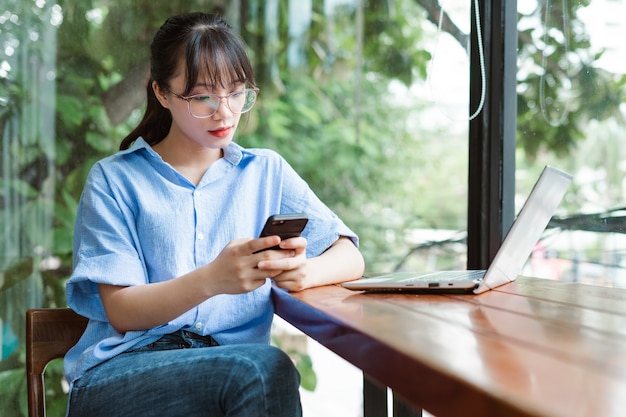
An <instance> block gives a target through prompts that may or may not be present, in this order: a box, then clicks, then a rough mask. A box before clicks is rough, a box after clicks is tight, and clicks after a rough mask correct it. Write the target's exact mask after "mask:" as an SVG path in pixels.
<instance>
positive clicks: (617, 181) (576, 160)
mask: <svg viewBox="0 0 626 417" xmlns="http://www.w3.org/2000/svg"><path fill="white" fill-rule="evenodd" d="M625 11H626V3H625V2H624V1H621V0H593V1H571V2H569V1H564V2H556V1H548V2H534V1H520V2H519V6H518V12H519V17H520V18H519V22H518V31H519V50H518V64H519V70H518V103H519V107H518V141H519V146H518V153H517V163H518V169H517V180H518V191H519V192H520V194H519V195H520V196H523V195H525V192H526V190H529V189H530V186H531V185H532V181H534V178H535V177H536V175H537V173H538V171H539V170H540V169H541V167H542V166H543V165H544V164H546V163H550V164H552V165H555V166H559V167H562V168H563V169H565V170H567V171H570V172H571V173H572V174H574V175H575V180H574V183H573V185H572V187H571V188H570V191H569V193H568V194H567V196H566V198H565V200H564V202H563V204H562V205H561V209H560V211H559V213H558V217H559V219H558V226H559V227H555V228H552V229H549V230H548V231H547V232H546V233H545V236H544V239H543V240H542V241H541V242H540V244H539V245H538V246H537V250H536V251H535V253H534V254H533V257H532V259H531V260H530V261H529V263H528V265H527V269H526V271H525V273H526V274H529V275H535V276H543V277H546V278H552V279H562V280H568V281H576V282H586V283H594V284H599V285H606V286H620V287H624V286H626V274H625V271H624V267H625V266H626V264H625V263H624V254H625V252H624V250H625V248H626V239H625V236H624V230H625V229H624V227H623V224H624V221H623V219H624V217H623V216H624V214H625V212H624V210H623V207H624V180H623V179H624V170H625V169H626V166H625V165H624V160H625V157H626V154H625V152H624V147H623V146H622V145H621V142H622V137H623V136H624V133H625V132H626V128H625V125H624V114H625V110H626V107H625V106H624V104H623V103H624V93H625V90H624V81H625V80H626V79H625V77H624V75H625V74H626V67H624V65H623V59H621V57H623V55H624V53H625V52H626V50H624V46H623V42H621V41H620V39H623V37H624V34H625V33H626V32H625V31H626V25H625V24H624V21H623V19H622V16H623V15H624V12H625ZM522 198H523V197H520V201H519V202H518V203H521V202H522V201H521V200H522ZM518 207H519V204H518Z"/></svg>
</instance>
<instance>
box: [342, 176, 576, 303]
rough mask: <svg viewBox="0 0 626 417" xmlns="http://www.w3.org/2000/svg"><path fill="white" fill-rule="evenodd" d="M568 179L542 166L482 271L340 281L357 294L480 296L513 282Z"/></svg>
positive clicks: (568, 182)
mask: <svg viewBox="0 0 626 417" xmlns="http://www.w3.org/2000/svg"><path fill="white" fill-rule="evenodd" d="M571 182H572V176H571V175H570V174H568V173H566V172H563V171H561V170H559V169H556V168H553V167H551V166H546V167H545V168H544V169H543V172H542V173H541V175H540V176H539V179H538V180H537V183H536V184H535V186H534V187H533V189H532V191H531V193H530V195H529V196H528V199H527V200H526V202H525V203H524V206H523V207H522V209H521V210H520V212H519V215H518V216H517V219H516V220H515V221H514V222H513V225H512V226H511V229H510V230H509V232H508V233H507V235H506V238H505V239H504V242H502V245H501V246H500V249H498V253H496V256H495V257H494V259H493V262H492V263H491V265H490V266H489V269H487V270H486V271H485V270H462V271H436V272H430V273H428V272H421V273H416V272H393V273H390V274H385V275H379V276H376V277H371V278H365V277H363V278H361V279H358V280H356V281H350V282H344V283H343V284H341V285H342V286H343V287H345V288H348V289H350V290H358V291H362V290H365V291H407V292H468V293H472V292H473V293H475V294H480V293H482V292H485V291H488V290H490V289H492V288H495V287H499V286H500V285H503V284H506V283H508V282H511V281H514V280H515V278H517V276H518V275H519V274H520V272H521V271H522V268H523V267H524V264H525V263H526V261H527V260H528V257H529V256H530V254H531V253H532V250H533V248H534V247H535V245H536V244H537V242H538V241H539V239H540V238H541V235H542V234H543V232H544V230H545V228H546V226H547V225H548V223H549V222H550V219H551V218H552V216H553V214H554V212H555V211H556V208H557V207H558V205H559V204H560V202H561V199H562V198H563V196H564V195H565V191H566V190H567V188H568V186H569V184H570V183H571Z"/></svg>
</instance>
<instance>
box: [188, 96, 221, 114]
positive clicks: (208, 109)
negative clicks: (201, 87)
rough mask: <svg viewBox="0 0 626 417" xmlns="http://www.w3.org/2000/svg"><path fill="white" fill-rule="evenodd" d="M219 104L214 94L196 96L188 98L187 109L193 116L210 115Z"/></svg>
mask: <svg viewBox="0 0 626 417" xmlns="http://www.w3.org/2000/svg"><path fill="white" fill-rule="evenodd" d="M219 106H220V99H219V97H216V96H196V97H193V98H192V99H191V100H189V110H190V111H191V114H192V115H193V116H195V117H210V116H212V115H213V113H215V112H216V111H217V108H218V107H219Z"/></svg>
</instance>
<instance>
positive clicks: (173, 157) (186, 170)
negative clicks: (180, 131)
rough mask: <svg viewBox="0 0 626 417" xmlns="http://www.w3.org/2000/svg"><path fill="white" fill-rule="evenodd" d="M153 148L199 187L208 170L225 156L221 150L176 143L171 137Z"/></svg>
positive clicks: (187, 143)
mask: <svg viewBox="0 0 626 417" xmlns="http://www.w3.org/2000/svg"><path fill="white" fill-rule="evenodd" d="M194 145H195V146H194ZM152 148H153V149H154V151H155V152H156V153H158V154H159V155H160V156H161V158H162V159H163V161H165V162H167V163H168V164H170V165H171V166H172V167H173V168H174V169H175V170H176V171H178V172H179V173H180V174H181V175H183V176H184V177H185V178H187V179H188V180H189V181H191V182H192V183H193V184H195V185H198V183H199V182H200V180H201V179H202V177H203V175H204V173H205V172H206V171H207V169H209V167H210V166H211V165H212V164H213V163H214V162H215V161H217V160H218V159H220V158H222V157H223V156H224V151H223V149H221V148H214V149H213V148H205V147H202V146H200V145H198V144H193V143H189V142H185V141H176V140H173V139H172V138H171V137H169V136H167V137H165V139H163V140H162V141H161V142H159V143H157V144H156V145H154V146H153V147H152Z"/></svg>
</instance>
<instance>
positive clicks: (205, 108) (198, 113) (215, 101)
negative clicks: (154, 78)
mask: <svg viewBox="0 0 626 417" xmlns="http://www.w3.org/2000/svg"><path fill="white" fill-rule="evenodd" d="M167 90H168V91H169V92H170V93H172V94H174V96H176V97H178V98H179V99H181V100H185V101H186V102H187V109H188V110H189V114H191V115H192V116H193V117H196V118H198V119H206V118H207V117H211V116H213V115H214V114H215V113H216V112H217V109H218V108H219V107H220V103H221V102H222V100H225V101H226V106H228V109H229V110H230V111H231V112H233V113H235V114H241V113H245V112H248V111H250V110H251V109H252V107H254V103H255V102H256V96H257V94H258V93H259V89H258V88H246V89H244V90H238V91H234V92H232V93H230V94H229V95H227V96H218V95H215V94H195V95H193V96H187V97H185V96H181V95H180V94H176V93H175V92H173V91H172V90H170V89H169V88H168V89H167Z"/></svg>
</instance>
